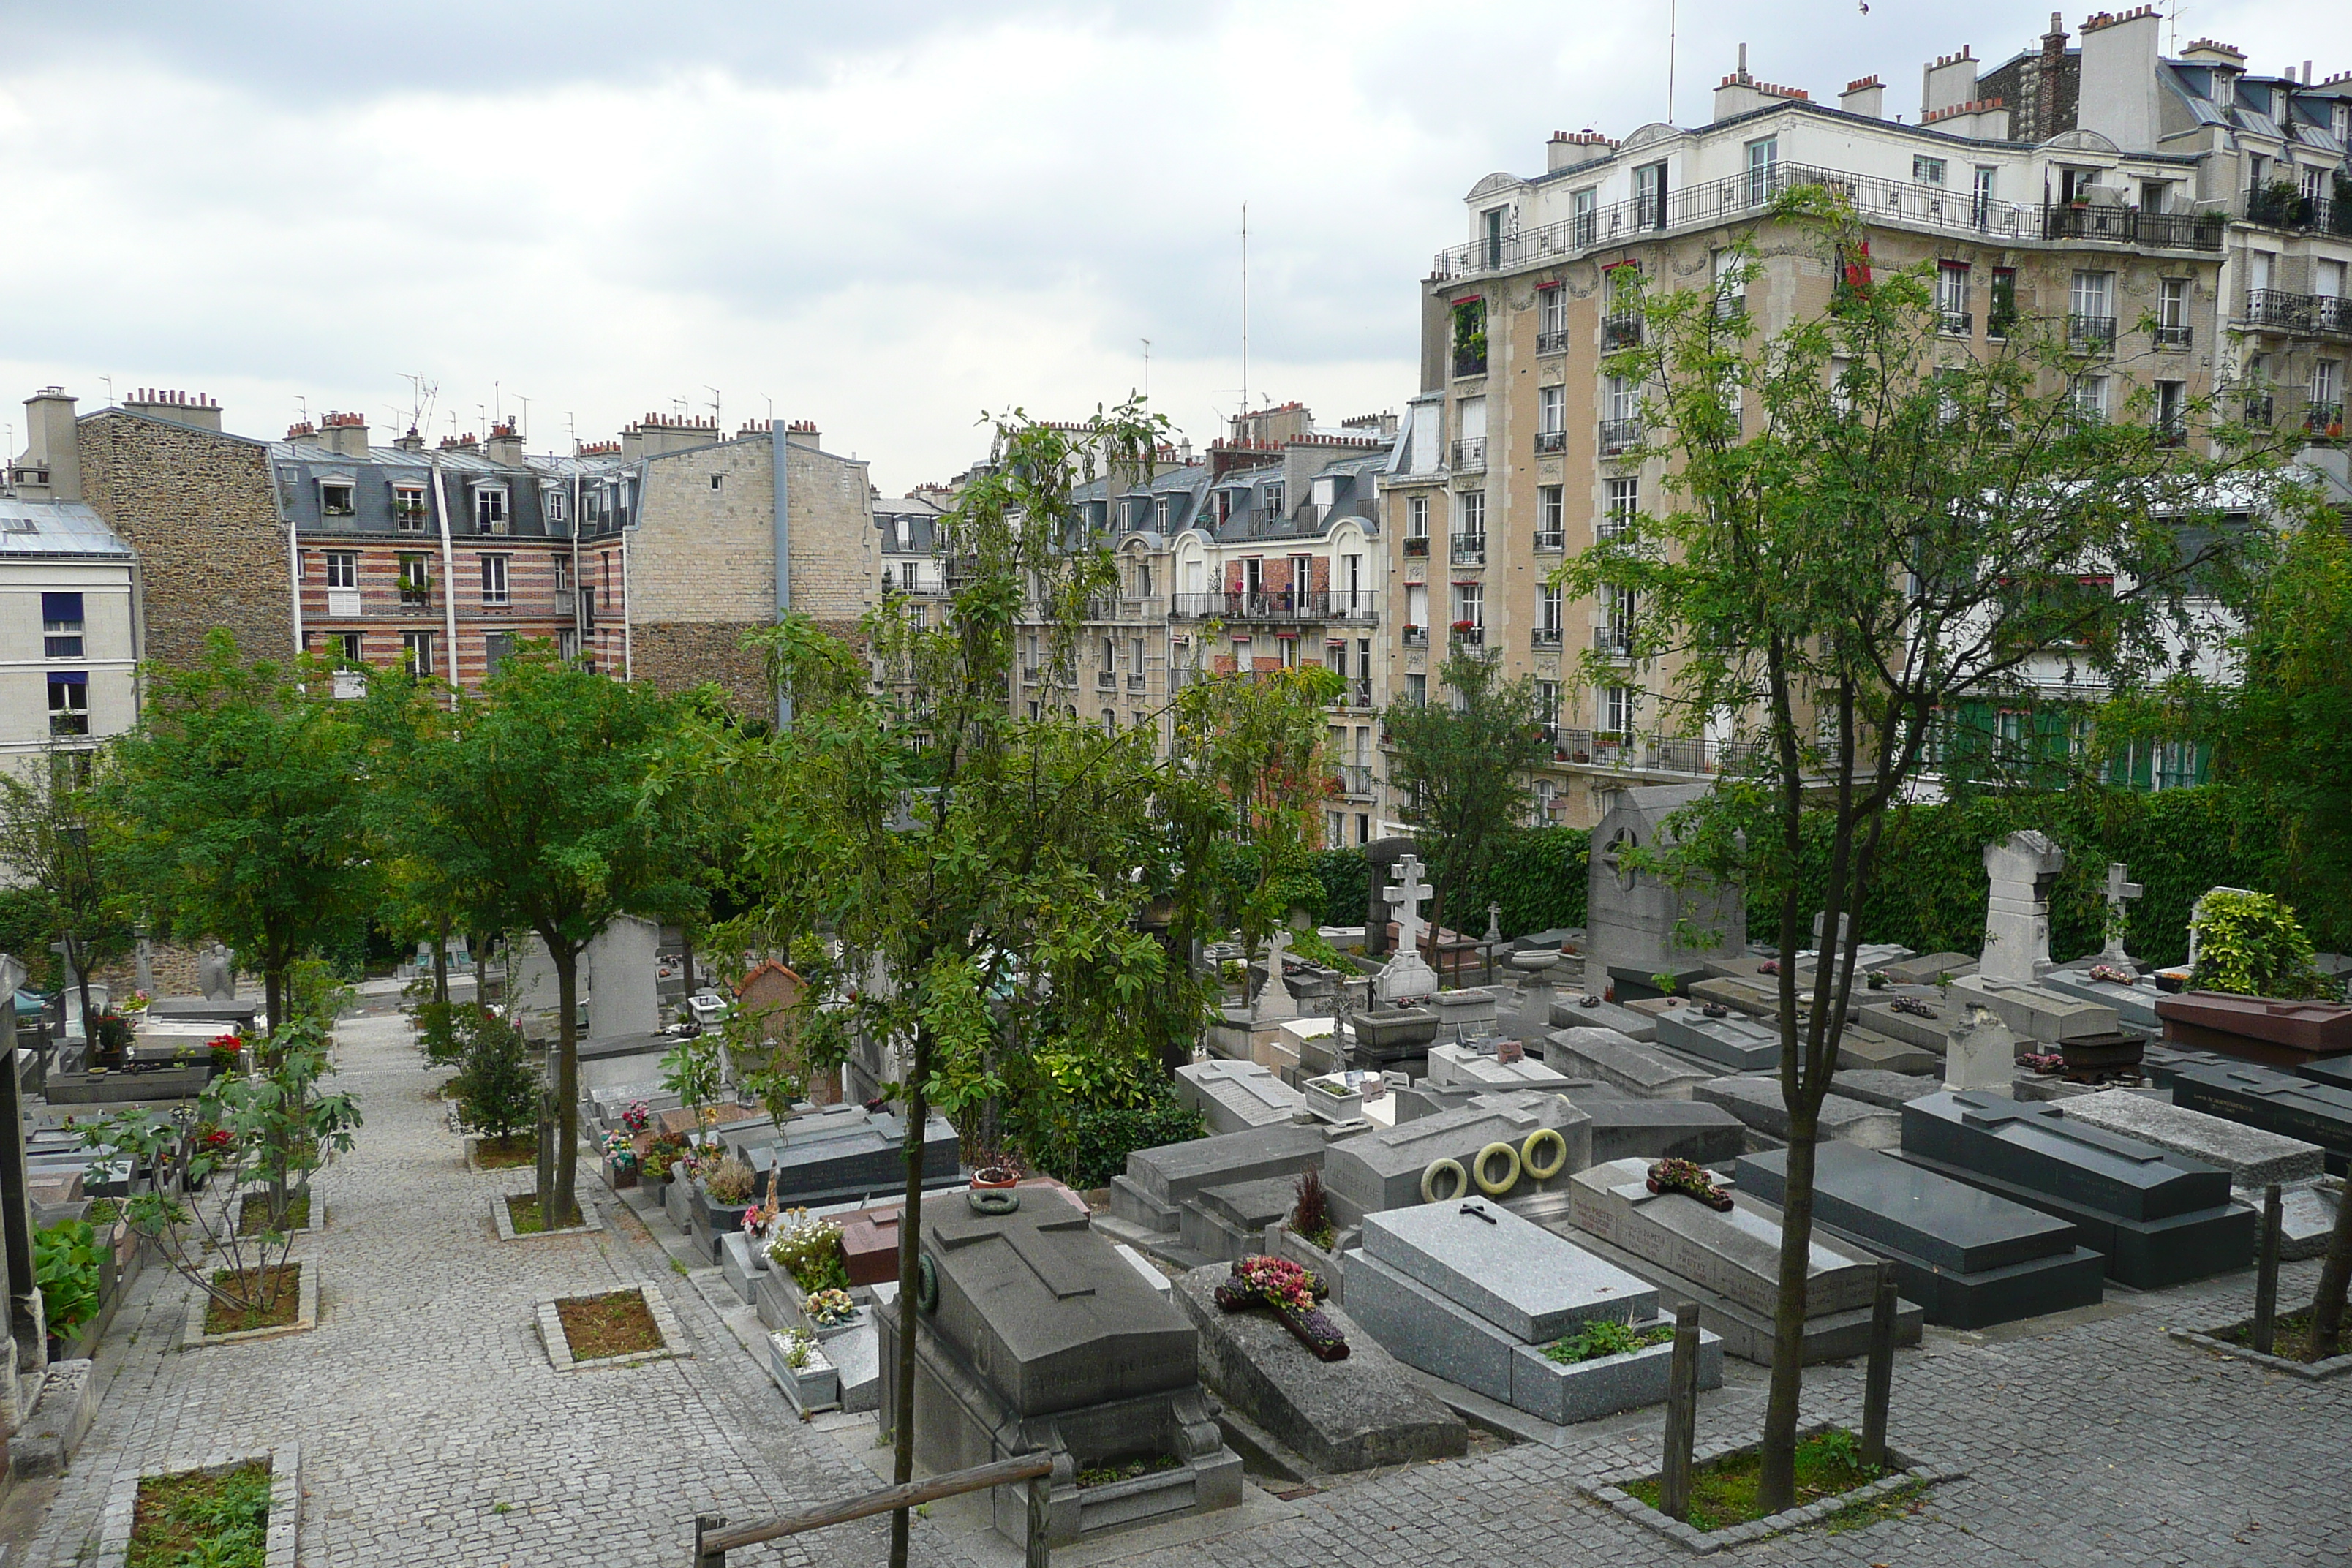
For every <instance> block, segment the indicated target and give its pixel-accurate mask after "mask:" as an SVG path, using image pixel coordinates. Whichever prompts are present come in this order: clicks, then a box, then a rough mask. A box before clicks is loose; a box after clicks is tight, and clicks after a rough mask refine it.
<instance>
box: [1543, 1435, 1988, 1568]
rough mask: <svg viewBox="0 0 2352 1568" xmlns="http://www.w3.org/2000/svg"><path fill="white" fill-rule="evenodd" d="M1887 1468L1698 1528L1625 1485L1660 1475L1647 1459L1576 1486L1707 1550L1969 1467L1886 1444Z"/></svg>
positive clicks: (1713, 1451) (1695, 1462)
mask: <svg viewBox="0 0 2352 1568" xmlns="http://www.w3.org/2000/svg"><path fill="white" fill-rule="evenodd" d="M1827 1430H1829V1423H1827V1422H1825V1421H1817V1422H1815V1423H1813V1424H1812V1425H1811V1426H1806V1427H1803V1428H1801V1429H1800V1430H1799V1432H1798V1433H1797V1437H1798V1440H1799V1441H1800V1442H1801V1441H1803V1440H1804V1439H1805V1438H1807V1437H1811V1436H1816V1435H1817V1434H1819V1433H1822V1432H1825V1431H1827ZM1758 1446H1759V1445H1757V1444H1754V1443H1722V1444H1717V1446H1716V1447H1711V1448H1700V1449H1697V1450H1696V1451H1695V1452H1694V1453H1693V1454H1692V1455H1691V1464H1692V1466H1693V1467H1694V1468H1696V1467H1698V1466H1703V1465H1706V1464H1709V1463H1712V1462H1714V1461H1716V1460H1718V1459H1723V1458H1729V1457H1730V1456H1732V1455H1734V1454H1743V1453H1747V1452H1749V1451H1751V1450H1753V1449H1754V1448H1756V1447H1758ZM1886 1468H1887V1473H1886V1474H1885V1475H1884V1476H1882V1477H1880V1478H1879V1479H1877V1480H1874V1481H1873V1482H1871V1483H1870V1484H1869V1485H1868V1486H1864V1487H1856V1488H1855V1489H1853V1490H1852V1491H1850V1492H1840V1493H1839V1494H1838V1495H1837V1496H1835V1497H1828V1498H1823V1499H1822V1500H1820V1501H1819V1502H1811V1503H1807V1504H1806V1505H1805V1506H1804V1507H1802V1508H1792V1509H1789V1510H1785V1511H1784V1512H1780V1513H1775V1514H1768V1515H1766V1516H1765V1517H1764V1518H1762V1519H1759V1520H1751V1521H1749V1522H1748V1523H1746V1524H1736V1525H1733V1526H1731V1527H1730V1528H1729V1529H1727V1530H1710V1531H1702V1530H1698V1529H1696V1528H1694V1527H1693V1526H1691V1525H1688V1524H1685V1523H1684V1522H1683V1521H1681V1520H1678V1519H1669V1518H1667V1517H1666V1516H1665V1515H1664V1514H1663V1513H1660V1512H1659V1511H1658V1510H1656V1509H1654V1508H1652V1507H1651V1506H1650V1505H1649V1504H1647V1503H1645V1502H1643V1500H1641V1499H1639V1498H1637V1497H1634V1496H1633V1495H1632V1494H1631V1493H1629V1492H1627V1491H1626V1490H1625V1487H1626V1485H1627V1483H1629V1482H1633V1481H1643V1480H1654V1479H1656V1477H1657V1472H1656V1471H1655V1470H1654V1469H1652V1468H1649V1467H1648V1466H1646V1465H1635V1466H1631V1467H1628V1468H1622V1469H1616V1470H1611V1471H1609V1472H1607V1473H1605V1474H1603V1475H1601V1476H1600V1477H1599V1478H1597V1479H1593V1480H1590V1481H1582V1482H1579V1483H1578V1489H1579V1490H1580V1491H1582V1492H1583V1493H1584V1494H1585V1495H1586V1496H1588V1497H1590V1498H1591V1499H1592V1500H1594V1501H1595V1502H1598V1503H1601V1504H1603V1505H1604V1506H1606V1507H1609V1508H1612V1509H1615V1510H1617V1511H1618V1512H1619V1513H1621V1514H1622V1515H1624V1516H1625V1517H1626V1518H1627V1519H1630V1520H1632V1521H1633V1522H1634V1523H1636V1524H1638V1525H1640V1526H1642V1527H1643V1529H1644V1530H1651V1531H1656V1532H1657V1533H1658V1534H1660V1535H1663V1536H1664V1537H1665V1538H1666V1539H1667V1540H1669V1541H1672V1542H1674V1543H1675V1545H1677V1546H1680V1547H1682V1548H1683V1549H1684V1550H1685V1551H1686V1552H1695V1553H1696V1554H1698V1555H1700V1556H1706V1555H1708V1554H1710V1553H1713V1552H1721V1551H1723V1550H1725V1549H1726V1548H1727V1547H1733V1546H1745V1545H1746V1544H1748V1542H1751V1541H1761V1540H1763V1539H1764V1538H1765V1537H1766V1536H1768V1535H1778V1534H1780V1533H1781V1532H1782V1531H1790V1530H1799V1529H1802V1528H1803V1527H1804V1526H1806V1525H1809V1524H1818V1523H1820V1522H1821V1521H1822V1520H1824V1519H1827V1518H1829V1517H1830V1516H1831V1515H1832V1514H1833V1513H1837V1512H1839V1511H1841V1510H1844V1509H1849V1508H1852V1507H1853V1505H1854V1504H1856V1503H1864V1502H1869V1501H1871V1500H1873V1499H1874V1498H1880V1497H1884V1496H1885V1495H1886V1494H1887V1493H1889V1492H1895V1491H1900V1490H1902V1489H1904V1488H1906V1487H1911V1486H1920V1485H1925V1484H1928V1483H1932V1482H1936V1481H1951V1480H1958V1479H1960V1478H1961V1477H1962V1476H1964V1475H1966V1474H1967V1473H1968V1472H1967V1471H1965V1470H1960V1469H1956V1468H1950V1467H1948V1466H1940V1465H1930V1464H1927V1463H1925V1462H1923V1461H1921V1460H1919V1459H1917V1458H1912V1457H1911V1456H1909V1455H1906V1454H1903V1453H1899V1452H1897V1451H1896V1450H1895V1448H1894V1447H1892V1446H1890V1447H1888V1448H1887V1450H1886Z"/></svg>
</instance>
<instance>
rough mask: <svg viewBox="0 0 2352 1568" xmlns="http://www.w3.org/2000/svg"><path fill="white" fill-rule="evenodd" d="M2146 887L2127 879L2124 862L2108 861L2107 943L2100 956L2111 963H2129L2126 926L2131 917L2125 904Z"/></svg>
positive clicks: (2130, 960)
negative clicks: (2125, 944) (2125, 949)
mask: <svg viewBox="0 0 2352 1568" xmlns="http://www.w3.org/2000/svg"><path fill="white" fill-rule="evenodd" d="M2145 890H2146V889H2142V888H2141V887H2140V885H2139V884H2138V883H2137V882H2132V881H2126V880H2125V877H2124V863H2123V862H2122V861H2120V860H2111V861H2109V862H2108V863H2107V945H2106V946H2105V948H2102V949H2101V950H2100V952H2099V956H2100V958H2102V959H2104V960H2105V961H2106V962H2108V963H2131V962H2132V958H2131V955H2130V954H2129V953H2127V952H2125V951H2124V926H2125V925H2126V922H2127V921H2129V919H2130V911H2129V910H2127V909H2126V907H2125V906H2126V905H2127V904H2128V903H2130V901H2131V900H2134V899H2137V898H2138V897H2139V896H2140V894H2141V893H2142V892H2143V891H2145Z"/></svg>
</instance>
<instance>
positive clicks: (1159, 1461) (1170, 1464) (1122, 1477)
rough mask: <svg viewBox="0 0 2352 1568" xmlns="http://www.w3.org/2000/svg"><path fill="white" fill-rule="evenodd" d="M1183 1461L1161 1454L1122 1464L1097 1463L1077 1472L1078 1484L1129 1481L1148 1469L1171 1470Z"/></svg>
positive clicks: (1099, 1484)
mask: <svg viewBox="0 0 2352 1568" xmlns="http://www.w3.org/2000/svg"><path fill="white" fill-rule="evenodd" d="M1183 1462H1184V1461H1182V1460H1181V1459H1179V1458H1177V1457H1176V1456H1175V1455H1173V1454H1162V1455H1160V1457H1159V1458H1156V1459H1129V1461H1128V1462H1127V1463H1126V1464H1124V1465H1097V1467H1095V1468H1093V1469H1091V1470H1080V1471H1079V1472H1078V1485H1079V1486H1081V1487H1107V1486H1108V1485H1110V1483H1111V1482H1113V1481H1131V1480H1133V1479H1135V1478H1136V1477H1138V1476H1139V1475H1143V1474H1145V1473H1146V1472H1148V1471H1151V1470H1172V1469H1174V1468H1176V1467H1177V1466H1178V1465H1181V1464H1182V1463H1183Z"/></svg>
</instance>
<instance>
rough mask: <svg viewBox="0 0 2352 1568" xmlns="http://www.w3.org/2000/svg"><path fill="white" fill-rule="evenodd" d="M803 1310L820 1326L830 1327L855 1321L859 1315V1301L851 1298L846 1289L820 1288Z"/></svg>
mask: <svg viewBox="0 0 2352 1568" xmlns="http://www.w3.org/2000/svg"><path fill="white" fill-rule="evenodd" d="M802 1310H803V1311H805V1312H806V1313H808V1321H810V1322H812V1323H814V1324H815V1325H816V1326H817V1327H818V1328H820V1329H830V1328H836V1327H838V1326H839V1325H841V1324H843V1323H846V1322H850V1321H854V1320H855V1319H856V1316H857V1303H856V1302H855V1301H853V1300H850V1299H849V1292H848V1291H846V1290H819V1291H818V1292H817V1293H816V1294H815V1295H814V1296H811V1297H810V1298H809V1299H808V1300H807V1302H806V1303H805V1304H804V1305H803V1308H802Z"/></svg>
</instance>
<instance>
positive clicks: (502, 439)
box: [484, 419, 522, 465]
mask: <svg viewBox="0 0 2352 1568" xmlns="http://www.w3.org/2000/svg"><path fill="white" fill-rule="evenodd" d="M484 450H485V451H486V452H487V453H488V456H489V458H490V459H491V460H492V461H493V462H499V463H512V464H517V465H520V463H521V462H522V437H520V436H518V435H517V434H515V422H514V421H513V420H511V419H509V420H508V421H506V422H505V423H504V424H502V425H493V426H490V438H489V440H488V443H487V444H486V445H485V447H484Z"/></svg>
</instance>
